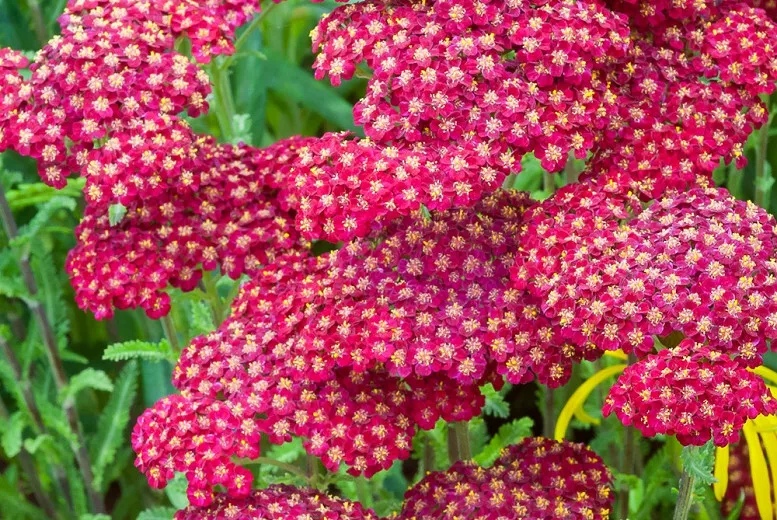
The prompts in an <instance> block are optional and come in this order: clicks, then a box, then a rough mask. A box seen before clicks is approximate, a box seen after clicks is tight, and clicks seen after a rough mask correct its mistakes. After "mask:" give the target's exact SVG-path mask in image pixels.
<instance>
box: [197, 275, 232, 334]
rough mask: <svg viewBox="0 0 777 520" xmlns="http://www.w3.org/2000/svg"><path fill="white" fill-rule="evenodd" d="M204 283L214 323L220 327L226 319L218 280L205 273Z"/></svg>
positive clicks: (203, 276)
mask: <svg viewBox="0 0 777 520" xmlns="http://www.w3.org/2000/svg"><path fill="white" fill-rule="evenodd" d="M202 281H203V284H204V285H205V293H206V294H207V296H208V304H209V305H210V310H211V313H213V321H214V322H215V324H216V326H217V327H218V326H219V325H221V322H223V321H224V318H225V317H226V313H225V311H224V304H223V303H222V301H221V297H220V296H219V291H218V287H217V284H218V278H217V277H215V276H213V274H212V273H211V272H210V271H205V272H204V273H203V275H202ZM238 285H239V284H238Z"/></svg>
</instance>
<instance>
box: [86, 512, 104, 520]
mask: <svg viewBox="0 0 777 520" xmlns="http://www.w3.org/2000/svg"><path fill="white" fill-rule="evenodd" d="M78 520H111V517H110V516H109V515H93V514H91V513H87V514H84V515H81V516H79V517H78Z"/></svg>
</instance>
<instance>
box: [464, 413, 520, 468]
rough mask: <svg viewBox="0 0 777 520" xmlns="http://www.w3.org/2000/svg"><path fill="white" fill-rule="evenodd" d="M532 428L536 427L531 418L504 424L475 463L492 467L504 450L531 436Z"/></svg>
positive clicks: (476, 458) (475, 458) (476, 457)
mask: <svg viewBox="0 0 777 520" xmlns="http://www.w3.org/2000/svg"><path fill="white" fill-rule="evenodd" d="M532 426H534V421H532V420H531V418H530V417H521V418H520V419H515V420H513V421H512V422H509V423H507V424H503V425H502V426H501V427H500V428H499V431H498V432H497V434H496V435H494V436H493V437H492V438H491V440H490V441H489V443H488V444H487V445H486V447H485V448H483V450H482V451H481V452H480V453H478V454H477V455H476V456H475V457H474V460H475V462H477V463H478V464H480V465H481V466H490V465H491V464H493V463H494V461H495V460H496V459H497V458H498V457H499V454H500V453H501V452H502V450H503V449H504V448H506V447H507V446H509V445H511V444H515V443H516V442H518V441H520V440H521V439H523V438H524V437H528V436H529V435H531V434H532Z"/></svg>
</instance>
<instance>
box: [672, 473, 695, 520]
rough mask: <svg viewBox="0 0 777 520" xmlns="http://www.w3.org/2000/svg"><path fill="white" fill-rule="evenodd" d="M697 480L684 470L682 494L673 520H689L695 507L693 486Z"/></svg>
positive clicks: (678, 499)
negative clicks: (693, 506)
mask: <svg viewBox="0 0 777 520" xmlns="http://www.w3.org/2000/svg"><path fill="white" fill-rule="evenodd" d="M695 480H696V479H695V478H694V477H693V476H692V475H690V474H689V473H688V472H687V471H685V470H684V469H683V476H682V477H681V478H680V494H679V495H678V497H677V504H675V509H674V516H673V517H672V518H673V520H687V519H688V514H689V513H690V511H691V506H692V505H693V486H694V481H695Z"/></svg>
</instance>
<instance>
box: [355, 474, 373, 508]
mask: <svg viewBox="0 0 777 520" xmlns="http://www.w3.org/2000/svg"><path fill="white" fill-rule="evenodd" d="M355 480H356V495H357V497H358V499H359V503H360V504H361V505H363V506H364V507H372V491H371V490H370V485H369V482H367V479H366V478H364V477H356V479H355Z"/></svg>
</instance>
